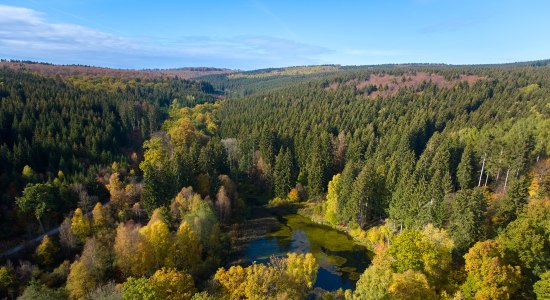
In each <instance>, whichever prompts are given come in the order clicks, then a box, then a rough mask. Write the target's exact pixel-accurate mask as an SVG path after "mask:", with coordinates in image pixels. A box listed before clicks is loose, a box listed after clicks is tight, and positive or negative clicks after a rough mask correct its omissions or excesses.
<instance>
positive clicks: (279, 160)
mask: <svg viewBox="0 0 550 300" xmlns="http://www.w3.org/2000/svg"><path fill="white" fill-rule="evenodd" d="M273 179H274V185H275V196H277V197H281V198H284V197H286V195H287V194H288V192H289V191H290V189H291V187H292V158H291V155H290V150H288V149H287V150H285V149H283V148H281V149H280V150H279V154H277V156H276V157H275V168H274V170H273Z"/></svg>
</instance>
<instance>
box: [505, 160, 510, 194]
mask: <svg viewBox="0 0 550 300" xmlns="http://www.w3.org/2000/svg"><path fill="white" fill-rule="evenodd" d="M508 174H510V167H509V166H508V170H507V171H506V180H504V191H505V192H506V186H507V185H508Z"/></svg>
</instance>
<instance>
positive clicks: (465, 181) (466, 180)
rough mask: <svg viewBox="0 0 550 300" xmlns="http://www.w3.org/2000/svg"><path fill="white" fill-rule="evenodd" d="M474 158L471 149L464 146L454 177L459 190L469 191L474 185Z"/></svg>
mask: <svg viewBox="0 0 550 300" xmlns="http://www.w3.org/2000/svg"><path fill="white" fill-rule="evenodd" d="M474 166H475V158H474V153H473V151H472V148H471V147H470V146H466V148H464V152H462V158H461V159H460V163H459V164H458V169H457V171H456V177H457V180H458V184H459V185H460V188H461V189H471V188H473V187H474V186H475V185H476V171H475V167H474Z"/></svg>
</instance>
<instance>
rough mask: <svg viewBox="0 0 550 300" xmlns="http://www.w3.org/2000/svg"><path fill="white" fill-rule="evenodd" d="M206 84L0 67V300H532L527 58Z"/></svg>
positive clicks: (536, 287) (540, 262)
mask: <svg viewBox="0 0 550 300" xmlns="http://www.w3.org/2000/svg"><path fill="white" fill-rule="evenodd" d="M59 68H61V69H63V67H61V66H60V67H59ZM79 68H84V69H85V67H79ZM48 70H49V71H48V72H52V71H51V70H52V69H51V68H50V69H48ZM199 71H201V72H202V71H209V70H202V69H201V70H199ZM210 71H212V72H216V73H214V74H206V75H205V76H199V77H196V78H194V79H181V78H179V77H178V76H162V75H158V74H157V75H155V76H150V75H147V74H149V73H150V72H151V71H147V72H146V73H143V74H142V73H140V72H138V71H136V72H135V73H128V74H126V75H125V76H120V75H116V72H115V73H109V72H107V74H115V75H114V76H111V75H105V74H104V73H105V72H106V71H105V72H101V73H100V74H93V72H92V73H90V72H88V73H86V72H87V71H86V72H84V71H82V72H84V74H85V75H74V74H72V73H69V72H68V71H64V73H63V74H62V75H60V74H58V75H53V74H50V73H48V72H41V71H40V70H37V69H35V70H32V69H29V68H21V69H13V68H8V67H6V66H4V67H3V68H2V69H0V174H1V177H0V195H1V198H0V253H1V257H0V259H1V261H0V263H1V264H2V265H1V266H0V298H7V299H194V300H199V299H205V300H206V299H549V298H550V157H549V154H550V100H549V99H550V66H549V65H548V64H547V61H540V62H527V63H518V64H507V65H479V66H448V65H428V64H426V65H424V64H418V65H386V66H357V67H341V66H333V65H329V66H312V67H295V68H286V69H265V70H258V71H251V72H250V71H249V72H240V71H229V70H222V69H212V70H210ZM79 72H80V71H79ZM144 72H145V71H144ZM155 72H156V73H161V74H163V71H162V70H160V71H159V70H155ZM67 74H69V75H67ZM289 214H293V215H294V214H295V215H299V216H300V218H303V219H304V220H307V221H308V222H311V223H312V224H318V225H315V226H318V227H315V228H316V230H321V231H322V230H326V231H327V234H326V239H331V237H334V236H335V235H332V233H331V234H329V233H328V230H329V229H330V230H334V231H335V232H340V234H342V235H343V236H345V237H346V238H348V237H349V239H350V241H353V242H352V243H353V244H354V245H357V247H359V246H360V248H354V249H363V250H361V251H362V252H364V254H363V255H364V256H365V257H368V260H369V264H368V266H366V267H363V266H361V267H360V266H359V264H358V265H357V266H355V269H356V270H355V269H354V272H356V273H357V276H356V277H354V278H352V279H349V282H351V283H350V284H349V285H340V286H338V287H336V288H329V287H328V285H326V284H325V283H324V282H321V281H322V279H323V278H327V277H326V276H327V275H326V274H325V273H326V272H327V270H329V271H330V270H332V269H334V268H336V269H337V270H336V271H334V270H333V271H332V272H333V273H334V274H338V276H341V274H342V273H345V272H346V271H349V270H345V268H339V267H334V268H332V269H331V268H329V267H327V258H326V257H325V256H327V255H328V254H327V253H328V251H326V250H325V252H315V251H313V248H314V246H313V244H314V242H316V241H313V240H311V239H312V238H311V236H308V238H310V241H309V243H311V245H309V248H308V247H307V246H306V247H305V248H304V249H305V251H285V253H272V255H267V256H266V257H263V258H262V259H253V260H246V259H244V257H245V256H246V255H249V253H248V252H247V251H249V250H245V251H242V249H243V248H244V249H251V248H250V247H253V246H252V245H254V244H253V243H254V241H255V240H257V237H256V236H270V234H271V236H272V237H273V236H277V234H279V231H281V230H283V229H284V230H288V229H285V226H287V227H288V226H290V225H292V224H291V221H289V220H296V218H294V219H290V218H289ZM281 220H287V221H286V223H285V224H283V225H282V226H279V225H276V224H278V223H280V222H282V221H281ZM300 220H302V219H300ZM274 222H275V223H276V224H275V225H274V224H273V223H274ZM304 222H305V221H304ZM277 226H279V227H280V228H283V229H280V228H279V231H276V230H273V228H272V227H277ZM311 226H313V225H311ZM321 226H322V227H321ZM323 228H324V229H323ZM284 230H283V231H284ZM273 232H275V233H273ZM321 234H322V233H321ZM302 235H303V234H302ZM37 236H38V237H39V239H38V240H37V241H36V242H35V243H32V242H30V241H31V240H32V239H33V238H35V237H37ZM292 239H293V240H294V239H296V237H295V235H294V232H293V233H292ZM277 241H280V240H277ZM18 245H24V247H22V248H21V250H17V251H12V250H11V249H14V248H13V247H16V246H18ZM354 247H355V246H354ZM285 249H286V248H285ZM292 249H294V248H292ZM300 249H302V248H300ZM335 249H340V250H342V249H341V248H335ZM338 251H339V250H334V251H332V252H334V253H331V255H334V256H331V258H334V257H336V258H337V259H333V260H334V261H331V260H329V262H330V263H331V265H330V267H333V266H343V265H344V264H345V263H346V262H342V263H341V264H340V265H338V261H337V260H340V261H342V260H344V261H345V260H346V259H347V260H348V262H347V264H345V266H346V267H347V268H348V269H349V267H350V266H349V265H350V264H352V265H353V263H354V260H353V259H352V258H350V257H346V258H344V256H343V254H339V253H337V252H338ZM247 253H248V254H247ZM319 253H324V255H325V256H323V255H320V254H319ZM339 255H340V256H339ZM323 272H325V273H323ZM323 276H325V277H323ZM352 277H353V276H352ZM323 280H324V279H323Z"/></svg>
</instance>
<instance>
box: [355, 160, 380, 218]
mask: <svg viewBox="0 0 550 300" xmlns="http://www.w3.org/2000/svg"><path fill="white" fill-rule="evenodd" d="M383 184H384V183H383V180H382V178H381V177H380V176H378V174H377V173H376V171H375V170H374V168H373V166H372V165H370V164H365V166H363V168H362V169H361V172H359V175H357V178H356V179H355V181H354V182H353V191H352V193H351V197H350V200H349V201H348V203H347V204H348V206H347V209H346V210H347V213H348V214H351V215H353V216H356V218H355V219H352V222H355V221H357V223H358V224H359V225H360V226H361V227H363V226H365V224H368V223H370V222H373V221H376V220H380V219H381V218H382V216H383V214H384V207H385V203H384V202H385V201H384V198H385V192H384V186H383Z"/></svg>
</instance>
